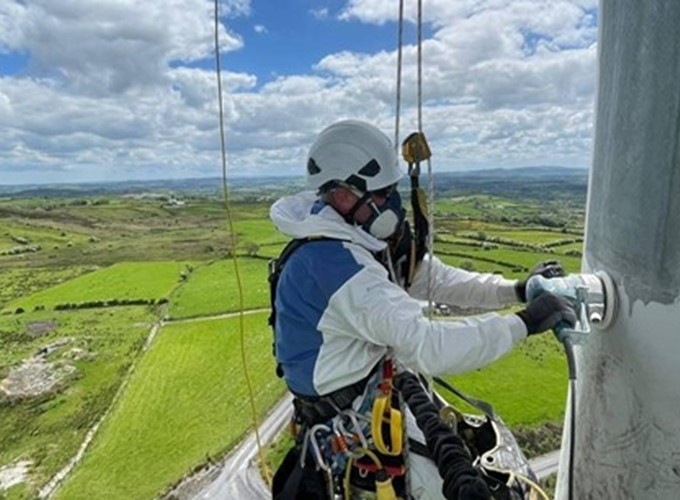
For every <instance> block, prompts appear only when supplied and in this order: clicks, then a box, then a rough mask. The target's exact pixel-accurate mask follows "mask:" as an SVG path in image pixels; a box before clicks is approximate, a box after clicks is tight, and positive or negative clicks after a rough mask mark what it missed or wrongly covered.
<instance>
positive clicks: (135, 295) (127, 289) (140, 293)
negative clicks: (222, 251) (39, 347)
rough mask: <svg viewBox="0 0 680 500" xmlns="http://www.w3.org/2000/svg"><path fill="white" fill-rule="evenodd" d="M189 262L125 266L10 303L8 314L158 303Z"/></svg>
mask: <svg viewBox="0 0 680 500" xmlns="http://www.w3.org/2000/svg"><path fill="white" fill-rule="evenodd" d="M187 266H189V267H192V264H190V263H186V262H122V263H120V264H114V265H112V266H110V267H107V268H106V269H101V270H99V271H95V272H93V273H90V274H86V275H85V276H81V277H79V278H76V279H73V280H70V281H67V282H65V283H62V284H60V285H57V286H54V287H52V288H48V289H47V290H44V291H41V292H37V293H34V294H33V295H30V296H29V297H26V298H22V299H19V300H16V301H13V302H10V303H9V304H8V305H7V306H6V307H5V310H7V311H14V310H16V309H17V308H22V309H24V310H25V311H29V310H33V309H34V308H35V307H36V306H43V307H44V308H46V309H50V308H52V307H54V306H55V305H57V304H64V303H79V302H85V301H94V300H110V299H159V298H162V297H167V296H168V295H170V293H171V292H172V291H173V289H174V288H175V287H176V286H177V285H178V284H179V282H180V274H181V273H182V272H184V271H186V270H187Z"/></svg>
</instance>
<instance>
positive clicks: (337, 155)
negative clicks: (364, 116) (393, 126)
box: [307, 120, 403, 192]
mask: <svg viewBox="0 0 680 500" xmlns="http://www.w3.org/2000/svg"><path fill="white" fill-rule="evenodd" d="M402 176H403V174H402V172H401V170H400V168H399V163H398V159H397V155H396V152H395V151H394V147H393V146H392V143H391V141H390V139H389V138H388V137H387V136H386V135H385V134H384V133H383V132H381V131H380V130H379V129H378V128H376V127H374V126H373V125H370V124H368V123H365V122H361V121H358V120H343V121H339V122H337V123H334V124H333V125H331V126H330V127H328V128H326V129H324V130H323V131H322V132H321V133H320V134H319V135H318V137H317V138H316V140H315V141H314V144H312V147H311V148H310V150H309V157H308V159H307V183H308V185H309V187H310V188H312V189H316V190H318V189H320V188H321V187H322V186H324V185H326V184H328V183H329V182H331V181H340V182H345V183H347V184H350V185H351V186H353V187H355V188H357V189H358V190H360V191H362V192H368V191H375V190H379V189H383V188H386V187H388V186H391V185H393V184H396V183H397V182H398V181H399V179H401V177H402Z"/></svg>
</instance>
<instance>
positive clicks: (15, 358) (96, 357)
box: [0, 307, 154, 498]
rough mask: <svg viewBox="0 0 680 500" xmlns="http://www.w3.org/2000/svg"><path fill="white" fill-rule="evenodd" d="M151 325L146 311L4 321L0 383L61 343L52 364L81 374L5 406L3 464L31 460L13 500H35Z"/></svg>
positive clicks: (0, 442) (0, 409) (0, 415)
mask: <svg viewBox="0 0 680 500" xmlns="http://www.w3.org/2000/svg"><path fill="white" fill-rule="evenodd" d="M153 320H154V319H153V317H152V316H151V315H150V314H149V313H148V311H147V310H146V308H141V307H127V308H112V309H109V310H107V311H105V312H103V313H102V312H100V311H71V312H68V313H57V312H51V313H49V312H40V313H27V314H23V315H20V316H15V315H13V316H0V345H2V349H1V350H0V378H3V377H4V376H5V375H7V373H9V369H10V368H11V367H14V366H17V365H18V364H20V362H21V361H22V360H24V359H26V358H28V357H31V356H33V355H34V354H35V353H36V352H37V351H38V350H39V349H40V348H41V347H43V346H46V345H48V344H53V343H55V342H56V341H58V340H62V341H64V342H65V343H64V345H63V346H61V347H58V348H55V349H54V351H53V352H51V353H50V354H49V355H48V356H47V359H48V360H49V361H50V362H54V363H57V364H62V365H63V364H64V363H68V364H70V365H72V366H75V368H76V370H77V371H76V372H75V374H74V376H73V377H71V378H70V379H69V380H70V381H69V382H68V383H67V385H66V386H65V388H64V389H63V390H62V391H60V392H56V393H55V394H54V395H52V396H47V395H46V396H42V397H37V398H32V399H26V400H24V401H21V402H18V403H14V404H12V405H7V404H0V464H7V463H10V462H12V461H14V460H16V459H17V458H20V457H24V458H27V459H29V460H31V461H32V462H33V465H32V467H31V472H30V482H29V483H27V484H24V485H23V486H18V487H17V489H16V490H17V491H16V492H15V493H13V492H12V491H11V490H10V492H8V494H9V495H10V498H12V497H13V496H15V497H16V498H35V496H36V491H37V487H38V486H39V485H42V484H44V483H46V482H47V480H49V479H50V477H51V476H52V475H54V474H55V473H56V472H57V471H58V470H59V469H60V468H62V467H63V466H64V465H66V463H67V462H68V460H69V459H70V458H71V456H72V455H73V454H75V452H76V451H77V449H78V447H79V446H80V443H81V442H82V440H83V438H84V436H85V434H86V432H87V431H88V430H89V428H90V427H91V426H92V425H93V424H94V423H95V422H96V421H97V420H98V419H99V418H100V416H101V415H102V414H103V412H104V411H105V410H106V409H107V408H108V406H109V405H110V403H111V400H112V398H113V396H114V394H115V392H116V390H117V388H118V386H119V385H120V382H121V380H122V378H121V377H122V375H123V374H124V373H125V372H126V371H127V368H128V367H129V365H130V363H132V361H133V360H134V359H135V358H136V357H137V355H138V353H139V352H140V349H141V347H142V345H143V344H144V341H145V339H146V336H147V334H148V331H149V328H150V327H151V324H152V322H153ZM45 322H50V323H52V324H53V325H54V330H53V331H51V332H49V333H47V334H46V335H44V336H42V337H35V336H34V335H35V334H34V330H33V329H32V326H33V325H36V324H39V323H45ZM79 352H80V353H85V356H79V354H78V353H79ZM1 495H2V492H0V496H1Z"/></svg>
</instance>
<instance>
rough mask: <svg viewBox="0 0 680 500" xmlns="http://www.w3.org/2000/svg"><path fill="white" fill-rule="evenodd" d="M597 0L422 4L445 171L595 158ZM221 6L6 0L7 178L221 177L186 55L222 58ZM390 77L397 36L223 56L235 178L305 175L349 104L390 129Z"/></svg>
mask: <svg viewBox="0 0 680 500" xmlns="http://www.w3.org/2000/svg"><path fill="white" fill-rule="evenodd" d="M413 5H414V2H407V6H408V9H409V10H407V16H408V17H409V18H410V19H413V17H414V15H415V13H414V10H413ZM595 7H596V1H594V0H593V1H589V0H574V1H567V0H554V1H549V0H514V1H510V0H460V1H456V2H451V1H449V0H431V1H429V2H426V3H425V19H426V21H427V22H428V30H429V31H428V38H427V39H426V40H425V42H424V47H423V49H424V52H423V54H424V89H423V92H424V99H425V102H424V104H425V107H424V123H425V131H426V133H427V134H428V138H429V140H430V143H431V145H432V148H433V151H434V157H433V161H434V165H435V168H454V167H455V168H461V167H462V168H466V167H475V166H497V165H525V164H538V163H540V164H559V163H561V164H568V165H582V166H585V165H587V163H588V161H589V155H590V148H591V132H592V120H593V113H592V101H593V94H594V83H595V58H596V49H595V37H596V27H595V26H594V24H595V23H594V17H593V13H592V9H594V8H595ZM211 9H212V1H209V0H204V1H200V2H197V1H196V0H167V1H165V2H159V1H149V2H136V1H133V0H100V1H98V2H97V7H96V8H93V7H92V2H91V1H90V0H69V1H59V2H55V1H52V0H34V1H31V2H23V1H19V0H16V1H14V0H5V1H4V2H2V4H0V52H2V51H4V52H16V51H20V52H23V53H28V54H30V67H29V68H28V69H27V70H26V72H25V73H24V74H22V76H0V182H7V181H6V180H3V179H9V180H13V181H16V180H24V181H26V180H28V179H35V180H49V181H55V180H59V179H63V180H69V181H70V180H78V179H101V178H111V179H114V178H118V179H124V178H128V177H136V178H140V177H153V176H157V177H182V176H200V175H217V174H218V173H219V158H218V149H219V141H218V132H217V124H218V122H217V95H216V94H217V90H216V82H215V75H214V72H213V71H212V70H208V69H201V68H200V67H195V66H196V64H191V65H187V64H185V63H195V62H199V61H201V60H209V59H210V58H212V51H213V48H212V42H213V40H212V36H213V33H212V29H213V25H212V22H213V21H212V10H211ZM250 11H251V6H250V2H249V1H245V0H238V1H223V2H222V4H221V13H222V18H223V19H227V20H228V19H231V18H233V17H235V16H247V15H249V14H250ZM310 12H311V13H312V15H314V16H316V18H317V19H324V18H327V17H328V15H329V13H328V10H327V9H323V8H321V9H317V10H316V11H310ZM396 16H397V12H396V3H395V2H394V1H393V0H350V1H348V3H347V4H346V6H345V8H344V9H343V10H342V12H341V14H340V16H339V17H340V18H341V20H342V21H343V22H362V23H372V24H384V23H388V22H392V23H393V22H394V20H395V19H396ZM227 22H228V21H227ZM336 22H337V21H336ZM269 28H270V29H272V32H274V30H273V27H272V26H269ZM252 29H253V30H254V31H255V32H256V33H265V32H267V27H265V26H264V25H262V24H253V25H252ZM412 32H413V26H412V25H411V26H410V27H409V30H407V35H408V36H407V40H408V43H407V44H406V46H405V47H404V65H405V66H404V75H403V77H404V81H403V89H402V91H403V102H402V106H403V113H404V114H403V117H402V132H409V131H410V130H412V129H413V128H415V125H416V122H415V108H414V106H415V86H416V82H415V64H416V50H415V47H414V45H413V36H412V35H413V33H412ZM409 36H410V38H409ZM221 40H222V44H223V47H222V50H223V51H230V50H231V51H233V50H240V49H241V48H242V47H243V43H244V42H243V40H242V39H241V37H240V36H239V34H237V33H231V32H229V31H228V30H227V29H226V28H225V27H224V26H222V28H221ZM263 40H264V39H263ZM395 74H396V51H395V50H389V51H380V52H375V53H355V52H350V51H339V52H336V53H329V54H328V55H326V56H325V57H322V58H320V59H319V60H318V61H317V63H316V64H315V66H314V68H313V71H312V73H311V74H299V75H295V74H292V75H288V76H283V77H277V78H276V79H274V80H272V81H258V80H257V78H256V77H255V76H254V75H252V74H247V73H235V72H228V71H224V72H223V75H222V77H223V84H224V103H225V110H226V117H225V118H226V125H227V145H228V148H229V161H230V164H231V165H234V166H236V168H237V170H238V174H239V175H247V174H260V173H300V172H301V165H303V164H304V156H305V151H306V148H307V147H308V145H309V143H310V142H311V141H312V140H313V138H314V135H315V133H317V132H318V131H319V130H320V129H321V128H322V127H324V126H326V125H328V124H329V123H331V122H333V121H335V120H338V119H341V118H348V117H354V118H360V119H366V120H369V121H372V122H374V123H376V124H378V125H379V126H381V127H382V128H383V129H384V130H385V131H386V132H387V133H388V134H391V133H392V127H393V123H394V105H395V102H394V101H395V86H396V84H395Z"/></svg>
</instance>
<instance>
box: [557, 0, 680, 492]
mask: <svg viewBox="0 0 680 500" xmlns="http://www.w3.org/2000/svg"><path fill="white" fill-rule="evenodd" d="M599 15H600V26H599V40H598V43H599V82H598V98H597V118H596V133H595V150H594V158H593V166H592V170H591V173H590V183H589V192H588V210H587V225H586V243H585V254H584V261H583V270H584V272H594V271H600V270H603V271H606V272H607V273H609V275H610V276H611V277H612V278H613V280H614V282H615V283H616V286H617V289H618V298H619V304H618V305H619V307H618V314H617V316H616V317H615V318H614V322H613V324H612V326H611V327H610V328H609V329H607V330H605V331H597V330H594V331H593V333H592V334H591V335H590V338H589V339H588V340H587V342H586V343H585V345H583V346H581V347H580V348H578V350H577V373H578V380H577V391H576V395H577V401H576V431H575V433H576V441H575V456H574V481H573V483H574V491H573V492H571V495H570V494H569V491H568V489H569V488H568V481H567V480H566V479H567V473H568V467H566V465H567V464H568V452H569V447H568V446H563V451H562V457H561V460H560V463H561V464H562V465H563V466H561V468H560V474H559V476H560V478H559V481H558V492H557V498H560V499H563V498H569V497H570V498H575V499H585V498H598V499H599V498H607V499H609V498H611V499H624V498H625V499H645V500H647V499H655V498H659V499H670V498H680V28H679V27H680V1H679V0H601V1H600V11H599ZM566 429H567V436H566V439H565V442H568V438H569V436H568V434H569V430H568V429H569V425H567V426H566Z"/></svg>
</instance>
